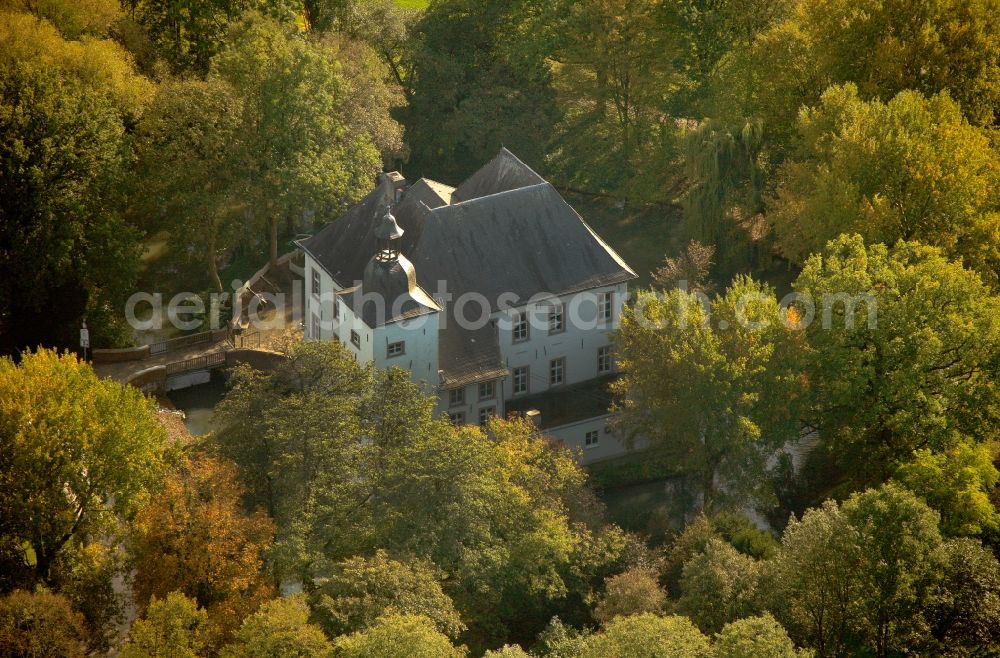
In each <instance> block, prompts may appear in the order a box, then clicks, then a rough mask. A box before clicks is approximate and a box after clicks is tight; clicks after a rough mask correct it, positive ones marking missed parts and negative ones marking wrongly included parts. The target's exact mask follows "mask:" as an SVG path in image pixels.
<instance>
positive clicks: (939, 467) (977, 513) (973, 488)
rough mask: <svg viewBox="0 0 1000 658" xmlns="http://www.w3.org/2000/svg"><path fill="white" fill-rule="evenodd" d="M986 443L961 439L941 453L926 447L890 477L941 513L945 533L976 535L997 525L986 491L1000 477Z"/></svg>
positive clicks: (993, 528) (999, 520)
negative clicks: (974, 442) (950, 448)
mask: <svg viewBox="0 0 1000 658" xmlns="http://www.w3.org/2000/svg"><path fill="white" fill-rule="evenodd" d="M993 456H994V450H993V449H992V447H991V446H988V445H975V444H973V443H971V442H969V441H962V442H961V443H959V444H958V445H957V446H955V448H953V449H952V450H949V451H947V452H944V453H934V452H932V451H930V450H929V449H927V448H923V449H921V450H917V451H916V452H915V453H914V454H913V459H912V460H911V461H909V462H906V463H904V464H903V465H901V466H900V467H899V468H898V469H897V470H896V473H895V474H894V475H893V478H894V479H895V480H897V481H898V482H899V483H900V484H902V485H903V486H904V487H906V488H907V489H909V490H910V491H912V492H914V493H915V494H917V495H918V496H920V497H921V498H923V499H924V500H925V501H926V502H927V504H928V505H930V506H931V507H933V508H934V509H935V510H937V511H938V512H939V513H940V514H941V532H942V533H944V534H946V535H951V536H955V535H978V534H981V533H983V532H984V531H987V530H997V529H998V528H1000V515H998V514H997V511H996V509H995V508H994V507H993V503H992V501H990V496H989V492H990V491H992V490H993V489H994V487H996V485H997V481H998V480H1000V472H998V471H997V469H996V467H995V466H994V465H993Z"/></svg>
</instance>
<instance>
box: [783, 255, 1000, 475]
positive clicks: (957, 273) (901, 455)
mask: <svg viewBox="0 0 1000 658" xmlns="http://www.w3.org/2000/svg"><path fill="white" fill-rule="evenodd" d="M794 288H795V291H796V292H798V293H800V294H801V295H804V296H805V299H807V300H811V303H812V305H813V309H812V310H814V311H815V319H814V321H812V322H811V324H809V326H808V327H807V328H806V329H805V334H804V336H805V339H806V343H807V345H805V346H803V347H802V348H800V349H798V350H797V351H796V354H797V356H796V357H795V358H799V359H801V361H800V366H797V367H801V370H802V372H803V373H804V381H805V382H806V383H807V384H808V385H807V387H806V390H805V391H804V392H803V393H804V394H803V395H802V396H801V397H800V398H798V400H796V402H802V403H804V407H803V408H802V409H800V410H798V411H797V413H798V414H800V417H801V418H802V419H803V422H804V424H805V425H806V426H808V427H813V428H817V429H819V430H820V438H821V441H822V443H823V445H824V449H825V450H826V451H827V452H826V454H829V455H831V456H835V457H836V458H837V459H838V461H839V463H841V464H843V465H844V468H845V469H846V470H848V472H849V473H850V476H851V479H852V481H854V482H861V483H866V482H880V481H883V480H884V479H885V478H886V477H888V475H890V474H891V472H892V470H893V467H894V466H895V465H896V464H898V463H903V462H905V461H907V460H909V459H910V458H911V456H912V454H913V451H914V450H919V449H922V448H928V449H930V450H932V451H934V452H942V451H948V450H950V449H952V448H954V447H955V446H956V445H957V444H958V443H959V442H960V441H961V440H962V438H963V437H968V438H970V439H972V440H974V441H981V440H983V439H985V438H987V437H990V436H991V435H992V434H993V428H995V427H997V421H998V420H1000V419H998V417H997V411H998V409H1000V407H998V405H997V402H998V399H997V387H996V376H997V363H998V361H997V356H998V354H1000V330H998V326H997V318H1000V314H998V311H1000V307H998V303H1000V300H998V299H997V298H996V297H995V296H993V295H992V294H991V293H990V291H989V290H988V289H987V287H986V286H985V285H984V284H983V283H982V281H981V280H980V278H979V276H978V275H976V274H975V273H973V272H970V271H968V270H966V269H963V268H962V266H961V265H960V264H958V263H953V262H949V261H948V260H947V259H946V258H945V257H944V256H943V255H942V253H941V252H940V251H939V250H937V249H934V248H931V247H925V246H921V245H919V244H915V243H903V244H899V245H897V246H896V247H893V248H892V249H888V248H886V247H885V246H883V245H873V246H867V247H866V246H865V244H864V242H863V240H862V238H861V237H860V236H853V237H851V236H843V237H841V238H838V239H837V240H835V241H833V242H831V243H830V244H829V245H828V246H827V249H826V252H825V254H823V255H818V254H817V255H814V256H812V257H810V259H809V260H808V261H807V262H806V266H805V268H804V270H803V271H802V274H801V275H800V276H799V278H798V279H797V280H796V282H795V284H794ZM800 312H801V313H802V314H803V316H805V317H808V316H809V315H810V309H809V308H808V305H803V306H802V307H800ZM804 319H805V318H804ZM792 356H795V355H792ZM796 406H797V405H796Z"/></svg>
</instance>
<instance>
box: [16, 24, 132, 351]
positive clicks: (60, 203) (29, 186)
mask: <svg viewBox="0 0 1000 658" xmlns="http://www.w3.org/2000/svg"><path fill="white" fill-rule="evenodd" d="M149 87H150V85H149V83H148V81H146V80H144V79H143V78H141V77H139V76H137V75H135V73H134V71H133V70H132V67H131V64H130V62H129V60H128V58H127V57H126V56H125V55H124V53H123V51H122V50H121V48H119V47H118V46H117V45H115V44H114V43H113V42H111V41H108V40H103V39H91V38H88V39H85V40H83V41H70V40H66V39H64V38H63V37H62V36H61V35H60V34H59V33H58V32H57V31H56V29H55V28H54V27H53V26H52V25H51V24H50V23H48V22H47V21H44V20H39V19H37V18H35V17H34V16H31V15H29V14H18V13H10V12H6V11H3V12H0V132H2V133H3V134H4V136H5V137H4V139H3V141H2V144H0V161H2V165H0V167H2V171H0V178H2V180H3V188H4V193H3V194H2V195H0V325H2V330H0V353H12V352H14V351H16V350H21V349H29V348H34V347H37V346H38V345H39V344H46V345H50V346H59V347H71V346H72V347H75V346H76V345H77V344H78V342H77V340H76V336H77V330H78V329H79V327H80V321H81V318H82V317H83V316H86V317H88V318H89V319H90V325H89V326H90V328H91V330H92V335H91V337H92V340H93V343H94V346H108V345H111V344H115V343H121V342H127V341H128V340H130V338H129V334H128V332H127V328H126V327H124V326H123V322H122V313H121V307H122V305H123V304H124V301H125V297H126V295H127V294H128V293H129V292H130V287H131V285H132V282H133V281H134V279H135V267H136V263H137V261H138V255H139V253H138V235H137V233H136V232H135V231H134V230H133V229H131V228H130V227H129V226H127V225H126V224H125V223H124V221H123V220H122V218H121V209H122V205H123V201H124V197H123V194H122V191H123V189H124V188H125V187H127V186H126V185H125V183H126V182H127V181H128V175H127V173H128V169H129V166H130V156H129V152H128V141H127V137H126V127H127V126H128V125H130V124H132V123H133V122H134V121H135V119H136V117H137V116H138V114H139V113H140V112H141V108H142V105H143V103H144V102H145V100H146V98H147V96H148V93H149Z"/></svg>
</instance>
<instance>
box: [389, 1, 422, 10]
mask: <svg viewBox="0 0 1000 658" xmlns="http://www.w3.org/2000/svg"><path fill="white" fill-rule="evenodd" d="M428 2H430V0H396V4H397V5H399V6H400V7H407V8H409V9H424V8H426V7H427V3H428Z"/></svg>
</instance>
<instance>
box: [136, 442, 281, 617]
mask: <svg viewBox="0 0 1000 658" xmlns="http://www.w3.org/2000/svg"><path fill="white" fill-rule="evenodd" d="M241 495H242V490H241V488H240V485H239V484H238V483H237V480H236V468H235V466H234V465H232V464H231V463H226V462H220V461H217V460H215V459H211V458H198V459H193V460H190V461H188V462H187V463H186V464H184V465H183V466H182V467H181V469H180V470H179V472H178V473H177V474H176V475H172V476H170V477H168V478H167V481H166V483H165V485H164V487H163V491H162V492H161V493H160V494H159V495H158V496H157V497H156V499H155V500H154V501H153V502H151V503H150V504H149V505H148V506H147V507H145V508H144V509H143V510H142V511H140V513H139V514H138V516H137V518H136V521H135V524H134V528H133V534H134V539H133V553H134V555H135V567H136V574H135V580H134V590H135V598H136V602H137V604H138V605H139V606H140V607H142V606H144V605H145V602H147V601H148V600H149V599H150V598H151V597H159V598H163V597H164V596H166V595H167V594H168V593H169V592H171V591H175V590H176V591H180V592H182V593H184V594H185V595H187V596H190V597H192V598H193V599H195V600H196V601H197V603H198V605H199V606H200V607H202V608H204V609H205V610H206V612H207V613H208V614H209V617H210V618H211V620H212V622H213V623H214V624H215V625H216V627H217V628H218V629H219V630H220V631H221V633H223V634H228V633H231V632H233V631H235V630H236V628H237V627H238V626H239V624H240V622H241V621H242V620H243V618H244V617H246V616H247V615H248V614H250V613H252V612H253V611H254V610H256V608H257V607H258V606H259V605H260V604H261V602H262V601H264V600H265V599H266V598H267V597H268V596H270V594H271V587H270V586H269V585H268V583H267V580H266V578H265V576H264V574H262V573H261V570H262V567H263V553H264V551H265V550H266V549H267V548H268V547H269V546H270V543H271V537H272V535H273V532H274V527H273V524H272V522H271V520H270V519H268V518H267V517H266V516H265V515H264V513H263V512H257V513H255V514H252V515H246V514H245V513H244V512H243V509H242V501H241Z"/></svg>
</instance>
